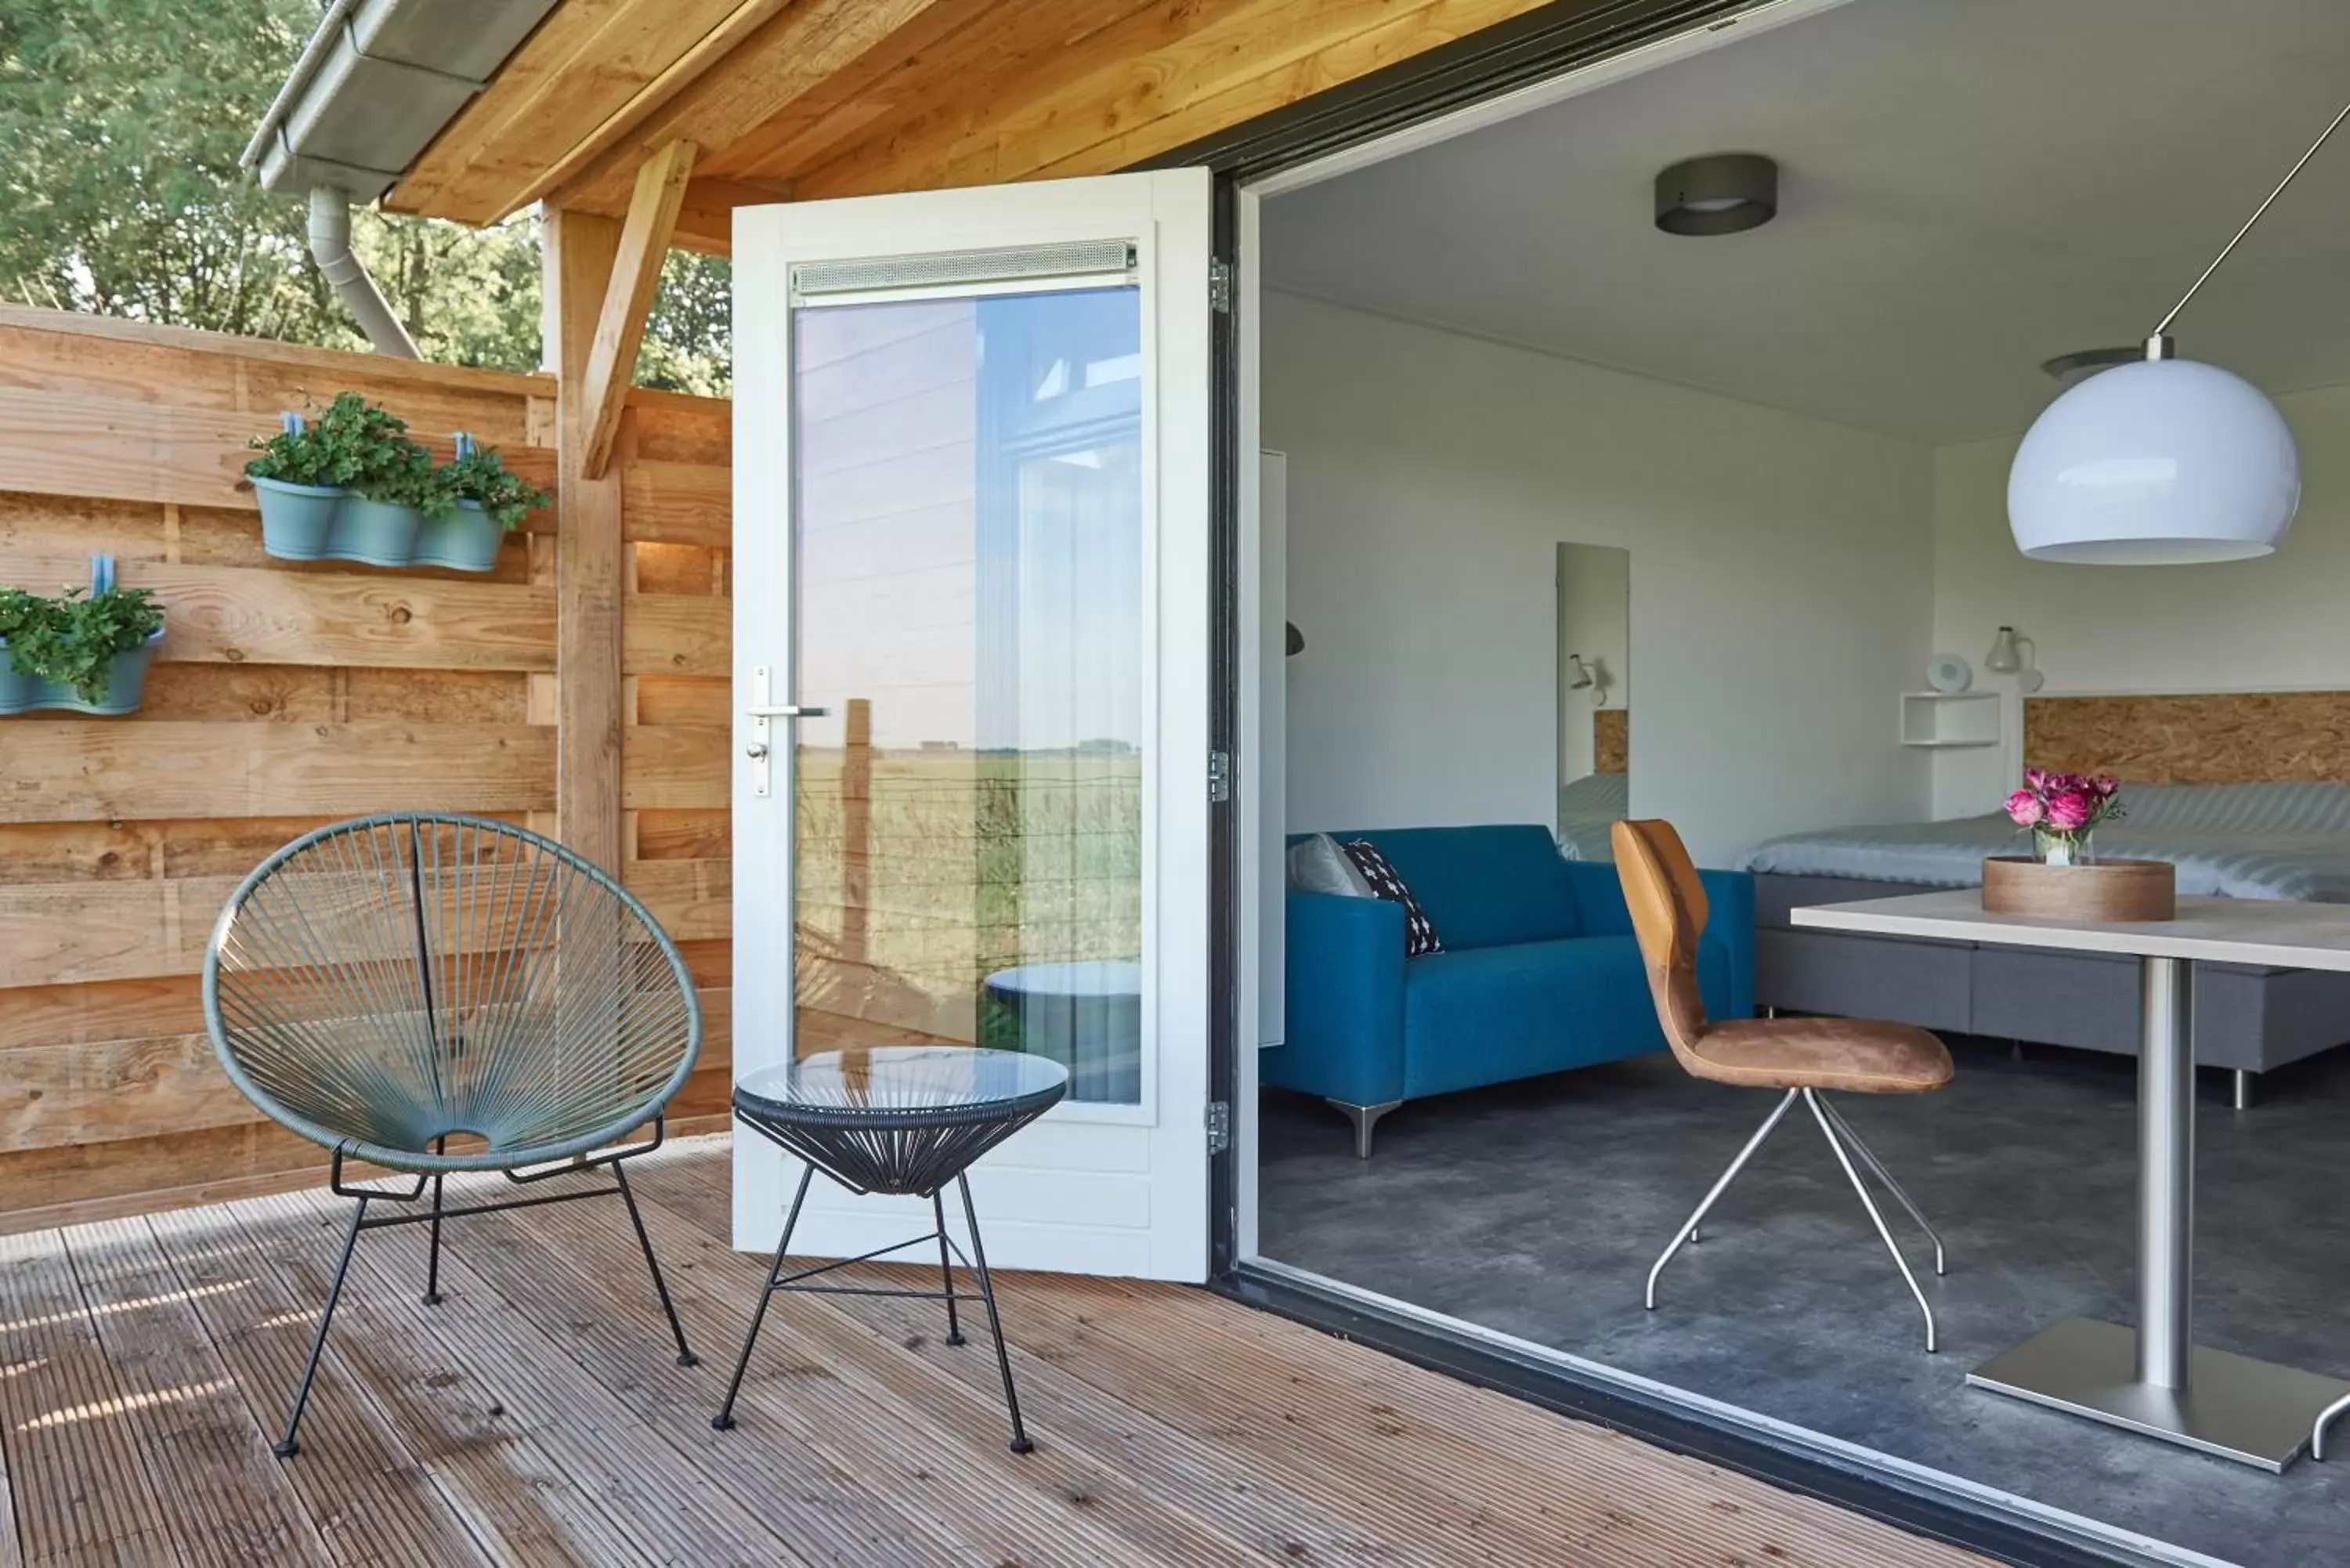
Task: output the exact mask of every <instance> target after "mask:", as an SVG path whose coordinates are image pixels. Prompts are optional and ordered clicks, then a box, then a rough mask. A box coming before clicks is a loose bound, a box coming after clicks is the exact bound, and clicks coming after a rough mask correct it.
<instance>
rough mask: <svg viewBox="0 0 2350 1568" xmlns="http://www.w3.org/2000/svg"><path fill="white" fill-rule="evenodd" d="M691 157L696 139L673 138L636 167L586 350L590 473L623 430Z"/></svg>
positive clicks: (602, 466) (593, 475)
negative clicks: (622, 414) (615, 251)
mask: <svg viewBox="0 0 2350 1568" xmlns="http://www.w3.org/2000/svg"><path fill="white" fill-rule="evenodd" d="M693 157H694V146H693V143H692V142H691V141H672V142H671V143H669V144H668V145H667V146H665V147H663V148H662V149H661V150H660V151H658V152H656V153H654V154H653V155H652V156H651V157H650V158H648V159H646V160H645V163H644V167H643V168H641V169H639V171H637V189H636V193H635V194H634V195H633V196H631V197H630V198H629V215H628V218H627V219H626V221H625V222H623V223H622V224H621V225H620V243H619V254H617V255H616V256H615V257H614V258H613V261H612V273H611V281H610V282H609V283H608V285H606V286H605V289H604V298H603V308H602V309H601V310H600V311H599V312H598V316H597V317H596V337H595V342H594V344H593V346H592V347H591V348H589V350H588V354H587V380H586V384H585V386H584V388H583V389H582V392H581V407H582V409H583V410H584V411H585V413H586V416H587V421H586V424H585V426H584V431H583V433H584V435H585V445H584V447H583V449H582V452H581V457H582V463H581V469H580V472H583V473H584V474H586V475H587V477H588V478H589V479H601V478H603V477H604V473H605V471H606V470H607V469H608V468H609V467H610V466H611V462H612V448H613V444H614V442H615V441H617V439H618V438H619V433H620V410H622V409H623V408H625V407H626V406H627V404H628V398H629V384H630V382H631V381H633V380H634V379H635V376H636V369H637V349H638V348H639V346H640V345H641V344H642V343H643V342H644V337H645V316H646V313H647V312H648V311H650V309H651V308H652V303H653V290H654V289H655V288H656V287H657V286H659V285H660V271H661V264H662V262H664V261H666V260H667V259H668V257H669V247H670V240H671V236H673V235H674V234H676V232H677V214H678V209H679V208H680V207H681V206H682V205H683V204H684V202H685V186H686V182H687V180H688V179H690V178H691V176H692V173H693Z"/></svg>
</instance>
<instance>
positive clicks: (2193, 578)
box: [1933, 387, 2350, 816]
mask: <svg viewBox="0 0 2350 1568" xmlns="http://www.w3.org/2000/svg"><path fill="white" fill-rule="evenodd" d="M2276 402H2277V406H2278V407H2279V408H2280V409H2282V410H2283V411H2284V416H2285V420H2286V421H2287V422H2288V423H2289V424H2290V425H2291V426H2292V427H2293V438H2294V440H2295V441H2297V442H2298V444H2299V445H2300V448H2301V477H2302V505H2301V514H2300V515H2299V516H2298V517H2297V518H2295V519H2294V522H2293V532H2292V533H2291V534H2289V535H2286V538H2285V542H2284V545H2283V546H2282V548H2281V549H2279V550H2278V552H2277V553H2276V554H2275V555H2273V556H2267V557H2265V558H2263V559H2261V560H2257V561H2241V562H2233V563H2230V564H2228V565H2225V566H2194V567H2160V566H2055V565H2052V564H2050V563H2047V562H2043V561H2033V560H2027V559H2026V558H2025V557H2024V556H2022V554H2020V553H2019V552H2018V551H2017V550H2016V548H2015V543H2014V540H2013V538H2012V536H2011V535H2010V534H2009V532H2008V524H2007V470H2008V464H2009V463H2010V462H2011V461H2012V459H2013V458H2014V456H2015V449H2016V445H2017V443H2018V442H2019V441H2021V440H2022V436H2021V434H2020V433H2019V434H2018V435H2016V436H2012V437H2006V438H2002V439H2001V440H1997V441H1970V442H1966V443H1963V444H1960V445H1953V446H1945V447H1942V448H1939V449H1938V450H1937V451H1936V452H1935V453H1934V563H1933V585H1934V643H1935V648H1934V650H1935V651H1937V652H1945V651H1947V652H1951V653H1956V654H1959V655H1960V656H1961V657H1962V658H1964V659H1966V660H1967V661H1968V662H1969V663H1970V664H1972V665H1973V666H1974V667H1975V670H1976V677H1975V680H1976V683H1977V685H1978V686H1991V687H1994V688H1996V689H1998V690H2000V691H2003V692H2005V693H2006V698H2007V700H2006V701H2005V702H2004V703H2003V704H2002V706H2003V707H2004V708H2005V709H2006V722H2005V726H2004V729H2005V734H2006V736H2007V742H2006V743H2005V744H2004V745H2002V746H1999V747H1985V748H1982V749H1980V750H1965V751H1950V752H1945V753H1940V754H1939V755H1938V756H1937V757H1936V759H1935V763H1934V792H1933V798H1934V812H1935V815H1937V816H1960V815H1969V814H1971V813H1976V812H1983V811H1989V810H1991V809H1993V808H1994V807H1995V806H1996V805H1998V804H1999V800H2000V797H2001V796H2002V795H2003V794H2006V793H2007V791H2009V790H2010V789H2012V788H2013V787H2014V784H2013V780H2014V777H2015V775H2016V774H2017V773H2018V772H2019V771H2020V770H2021V768H2022V757H2021V756H2020V754H2018V753H2019V747H2020V739H2021V736H2022V712H2021V710H2020V707H2019V705H2018V701H2017V698H2016V694H2015V683H2014V680H2013V679H2012V678H2002V677H1996V676H1987V675H1984V674H1983V673H1982V658H1983V655H1984V654H1985V653H1986V652H1987V651H1989V649H1990V648H1991V638H1992V637H1993V635H1994V634H1995V633H1996V632H1997V630H1998V628H2000V627H2001V626H2002V625H2007V626H2012V627H2014V628H2016V630H2017V631H2018V632H2019V633H2021V634H2022V635H2023V636H2026V637H2029V638H2031V639H2033V641H2034V642H2036V643H2037V644H2038V645H2039V668H2040V670H2041V671H2042V673H2043V675H2045V676H2046V677H2047V685H2046V686H2045V688H2043V691H2044V692H2045V693H2057V692H2100V691H2102V692H2186V691H2262V690H2266V691H2308V690H2317V689H2325V690H2339V689H2341V688H2344V687H2350V607H2345V604H2350V601H2345V584H2350V387H2329V388H2324V389H2320V390H2317V391H2310V392H2297V393H2290V394H2287V395H2285V396H2283V397H2280V398H2278V399H2277V400H2276Z"/></svg>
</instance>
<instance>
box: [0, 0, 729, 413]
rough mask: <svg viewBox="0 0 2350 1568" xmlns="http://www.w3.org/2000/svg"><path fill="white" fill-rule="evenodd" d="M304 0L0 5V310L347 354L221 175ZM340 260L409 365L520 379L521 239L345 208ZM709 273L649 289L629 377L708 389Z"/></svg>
mask: <svg viewBox="0 0 2350 1568" xmlns="http://www.w3.org/2000/svg"><path fill="white" fill-rule="evenodd" d="M317 14H318V12H317V5H316V4H315V0H0V297H5V298H10V299H17V300H22V301H24V302H26V303H27V304H32V305H47V306H57V307H59V308H63V309H70V310H84V311H92V312H96V313H99V314H101V315H108V316H120V317H130V318H132V319H135V320H140V321H155V322H164V323H170V324H173V325H178V326H183V327H205V328H209V329H211V330H213V331H218V332H235V333H242V334H245V335H247V336H252V337H282V338H286V339H289V340H291V341H294V342H299V343H314V344H318V345H321V346H323V347H326V348H366V347H367V345H366V342H365V340H364V339H363V338H362V337H360V336H359V332H358V330H357V329H356V328H355V327H353V326H352V325H351V323H350V321H349V319H348V317H346V316H345V315H344V313H343V310H342V307H341V306H340V305H339V304H338V302H337V300H336V298H335V295H334V290H333V289H332V288H331V287H330V286H328V283H327V281H326V279H325V278H324V277H322V276H321V275H319V273H318V269H317V265H316V264H315V263H314V262H312V260H311V259H310V254H309V247H308V242H307V237H306V226H307V219H306V215H305V213H304V210H303V204H302V202H300V201H299V200H288V199H286V198H285V197H280V196H273V195H271V194H269V193H268V192H265V191H263V190H262V189H261V188H260V186H259V185H258V184H256V183H255V181H254V179H253V177H252V176H251V175H250V174H247V173H246V172H245V171H243V170H241V169H239V168H238V167H237V161H236V160H237V154H238V153H239V151H242V150H243V148H244V142H245V140H246V139H247V138H248V137H249V136H251V134H252V132H253V130H254V127H255V126H256V125H257V124H259V123H260V120H261V116H262V114H263V112H264V111H265V109H267V108H268V105H269V101H270V99H271V98H272V97H274V96H275V95H276V91H277V88H278V86H279V84H281V83H282V82H283V81H284V80H285V78H286V70H287V69H288V68H289V67H291V66H292V64H293V61H294V58H295V57H296V54H298V53H299V52H300V50H301V47H302V45H303V43H304V42H305V40H306V39H307V37H308V36H309V32H310V29H311V28H312V27H313V26H315V25H316V23H317ZM352 243H353V244H354V245H355V246H356V248H357V249H358V251H359V256H360V258H361V259H362V260H364V261H365V262H366V263H367V265H368V268H369V272H370V273H372V274H373V275H374V276H375V278H376V281H377V284H378V286H380V287H381V288H382V290H383V292H384V296H385V297H386V298H387V299H388V300H389V301H390V304H391V306H392V308H393V310H394V311H395V312H397V313H398V314H399V316H400V319H401V321H402V322H403V323H404V324H405V325H406V326H407V327H408V329H409V332H410V334H411V336H412V337H414V338H415V339H416V342H417V346H418V348H421V349H422V350H423V352H424V355H425V357H426V358H431V359H435V360H439V361H442V362H443V363H447V364H457V365H478V366H484V367H487V368H490V369H504V370H530V369H536V368H537V367H538V364H539V362H540V352H539V258H538V223H537V220H536V217H534V216H532V215H530V214H527V213H525V214H520V215H517V216H516V217H515V218H513V219H510V220H508V221H507V222H506V223H502V224H499V225H497V226H496V227H494V228H488V229H479V230H475V229H468V228H464V227H463V226H461V225H458V224H455V223H443V222H440V221H438V220H435V219H427V218H413V217H404V216H400V215H396V214H389V213H378V212H374V211H370V210H362V211H360V212H359V213H357V214H356V221H355V222H354V223H353V225H352ZM727 276H728V273H727V268H726V264H725V263H724V262H723V261H719V260H714V259H712V258H708V257H702V256H689V255H686V254H682V253H679V254H672V255H671V257H670V259H669V265H668V266H667V267H665V268H664V269H663V274H662V288H661V293H660V296H659V298H658V299H657V300H656V302H655V305H654V307H653V312H652V318H651V322H650V326H649V327H647V329H646V334H645V347H644V351H643V353H642V355H641V356H640V358H639V369H638V375H639V379H641V380H644V381H646V382H647V383H648V384H650V385H654V386H663V387H670V388H673V389H678V390H682V391H694V392H704V393H723V391H724V390H725V389H726V386H727V379H728V376H727V369H728V349H727V342H726V288H727Z"/></svg>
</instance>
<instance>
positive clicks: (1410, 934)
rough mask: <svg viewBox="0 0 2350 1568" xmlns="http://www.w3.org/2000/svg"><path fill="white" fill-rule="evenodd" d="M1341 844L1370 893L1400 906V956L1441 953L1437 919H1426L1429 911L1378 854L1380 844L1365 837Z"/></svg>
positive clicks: (1416, 956) (1412, 956)
mask: <svg viewBox="0 0 2350 1568" xmlns="http://www.w3.org/2000/svg"><path fill="white" fill-rule="evenodd" d="M1341 847H1342V848H1344V849H1345V850H1346V851H1347V859H1349V860H1351V861H1353V862H1354V863H1355V869H1356V870H1357V871H1360V872H1361V873H1362V874H1363V880H1364V881H1366V882H1368V883H1369V884H1370V885H1371V891H1372V892H1373V893H1376V894H1377V895H1378V896H1379V897H1380V898H1385V899H1386V900H1387V901H1388V903H1390V904H1401V905H1402V906H1403V956H1404V957H1406V958H1424V957H1426V956H1427V955H1428V954H1430V953H1440V952H1442V951H1443V950H1444V943H1443V941H1442V940H1440V938H1439V937H1438V936H1437V934H1436V922H1435V921H1433V920H1431V919H1429V918H1428V911H1427V910H1426V909H1421V908H1420V907H1419V899H1417V898H1413V897H1412V896H1411V889H1410V888H1408V887H1406V886H1404V880H1403V878H1402V877H1399V876H1398V875H1397V874H1396V868H1395V867H1392V866H1390V865H1388V857H1386V856H1384V855H1382V854H1380V853H1379V846H1378V845H1376V844H1374V843H1372V842H1371V841H1370V840H1369V839H1367V838H1357V839H1352V840H1349V841H1348V842H1347V844H1345V845H1343V846H1341Z"/></svg>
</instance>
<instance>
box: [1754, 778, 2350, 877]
mask: <svg viewBox="0 0 2350 1568" xmlns="http://www.w3.org/2000/svg"><path fill="white" fill-rule="evenodd" d="M2122 800H2123V803H2124V804H2125V805H2126V806H2127V807H2128V810H2129V815H2127V816H2126V817H2125V818H2124V819H2123V820H2122V821H2119V822H2116V823H2112V824H2109V825H2108V826H2105V827H2101V828H2099V829H2098V830H2097V836H2096V841H2095V842H2096V852H2097V854H2098V855H2100V856H2107V857H2114V858H2116V859H2119V858H2130V859H2145V860H2168V861H2170V862H2172V863H2173V864H2174V865H2176V866H2177V867H2178V890H2179V891H2180V892H2181V893H2187V894H2214V893H2216V894H2218V895H2220V896H2221V897H2223V898H2301V899H2313V900H2315V901H2318V902H2321V903H2334V904H2340V903H2350V784H2160V785H2157V784H2137V785H2125V786H2124V788H2123V791H2122ZM2028 848H2029V843H2028V840H2027V838H2026V836H2025V835H2024V834H2023V833H2022V831H2020V830H2019V829H2018V828H2017V827H2016V826H2015V825H2014V824H2013V823H2012V822H2010V821H2008V819H2007V818H2006V817H2005V816H2004V815H2000V814H1997V813H1994V814H1992V815H1988V816H1966V817H1958V818H1954V819H1952V820H1950V821H1947V822H1919V823H1898V824H1894V825H1891V826H1881V827H1844V828H1832V829H1829V830H1827V831H1825V832H1819V833H1795V834H1789V835H1788V836H1785V837H1783V838H1773V839H1771V840H1769V841H1768V842H1766V843H1763V844H1759V845H1757V846H1754V847H1753V848H1752V849H1750V850H1748V851H1747V852H1746V853H1745V854H1743V855H1742V856H1740V857H1739V858H1738V862H1737V864H1738V866H1739V867H1740V868H1741V869H1742V870H1747V871H1769V872H1776V873H1779V874H1781V875H1784V876H1794V877H1859V878H1862V879H1865V880H1867V881H1872V882H1904V883H1912V884H1929V885H1936V886H1942V887H1970V886H1974V885H1976V884H1979V883H1981V880H1982V858H1983V857H1984V856H1986V855H2015V854H2022V853H2024V852H2026V851H2027V850H2028Z"/></svg>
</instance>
